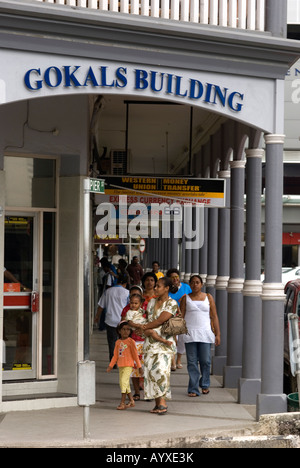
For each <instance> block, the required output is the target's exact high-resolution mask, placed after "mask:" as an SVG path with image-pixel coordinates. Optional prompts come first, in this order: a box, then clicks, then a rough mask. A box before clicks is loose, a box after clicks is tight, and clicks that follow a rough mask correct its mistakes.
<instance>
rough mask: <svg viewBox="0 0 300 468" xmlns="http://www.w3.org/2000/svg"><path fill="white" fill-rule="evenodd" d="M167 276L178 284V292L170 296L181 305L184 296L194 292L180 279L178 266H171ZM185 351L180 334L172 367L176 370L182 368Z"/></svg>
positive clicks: (175, 284) (174, 283)
mask: <svg viewBox="0 0 300 468" xmlns="http://www.w3.org/2000/svg"><path fill="white" fill-rule="evenodd" d="M167 277H169V278H170V279H171V280H172V283H173V285H174V286H177V288H178V290H177V292H176V293H173V294H172V293H169V296H170V297H171V298H172V299H175V301H177V303H178V305H179V306H180V300H181V298H182V297H183V296H185V295H186V294H190V293H191V292H192V290H191V288H190V286H189V285H188V284H186V283H182V282H181V281H180V273H179V271H178V270H177V268H170V269H169V270H168V271H167ZM184 353H185V345H184V342H183V335H179V336H178V339H177V360H176V363H175V358H174V359H173V361H172V367H171V369H172V370H173V371H175V370H176V369H182V364H181V357H182V355H183V354H184Z"/></svg>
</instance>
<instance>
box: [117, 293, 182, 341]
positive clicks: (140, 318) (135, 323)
mask: <svg viewBox="0 0 300 468" xmlns="http://www.w3.org/2000/svg"><path fill="white" fill-rule="evenodd" d="M129 305H130V309H129V310H128V312H127V314H126V320H127V322H128V324H129V326H130V327H131V328H141V325H144V324H146V323H147V319H146V318H145V316H144V315H145V311H144V310H143V309H142V305H143V297H142V296H141V295H140V294H132V295H131V296H130V302H129ZM143 333H144V335H145V336H151V337H152V338H153V339H154V340H156V341H160V342H161V343H164V344H165V345H167V346H172V344H173V343H172V341H168V340H165V339H164V338H162V337H161V336H160V335H159V334H158V333H157V332H156V331H155V330H145V331H144V332H143Z"/></svg>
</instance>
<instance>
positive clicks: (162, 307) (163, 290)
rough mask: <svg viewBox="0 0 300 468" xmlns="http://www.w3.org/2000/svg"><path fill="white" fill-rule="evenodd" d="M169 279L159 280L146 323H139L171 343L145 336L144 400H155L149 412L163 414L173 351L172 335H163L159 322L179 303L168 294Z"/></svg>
mask: <svg viewBox="0 0 300 468" xmlns="http://www.w3.org/2000/svg"><path fill="white" fill-rule="evenodd" d="M175 291H176V288H175V287H174V286H173V283H172V281H171V280H170V278H161V279H159V280H158V282H157V285H156V288H155V292H156V296H157V297H156V298H154V299H151V301H150V302H149V304H148V307H147V314H148V316H147V320H148V323H147V324H145V325H143V326H142V329H141V330H143V331H145V330H149V329H154V328H155V329H156V331H157V333H158V334H160V335H161V336H163V338H165V339H166V340H168V341H170V342H172V346H168V345H166V344H164V343H161V342H159V341H156V340H153V339H152V338H151V337H146V338H145V342H144V392H145V398H146V399H147V400H153V399H155V407H154V408H153V409H152V410H151V413H155V414H159V415H163V414H166V413H167V410H168V407H167V404H166V400H167V399H171V387H170V374H171V361H172V356H173V354H174V353H175V352H176V346H175V338H174V336H165V335H163V334H162V330H161V329H162V325H163V324H164V323H165V322H167V321H168V320H169V319H170V318H171V317H173V316H175V315H176V314H177V311H178V304H177V302H176V301H175V300H174V299H171V298H170V297H169V292H175Z"/></svg>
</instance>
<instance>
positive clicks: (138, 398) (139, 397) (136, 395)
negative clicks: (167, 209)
mask: <svg viewBox="0 0 300 468" xmlns="http://www.w3.org/2000/svg"><path fill="white" fill-rule="evenodd" d="M132 398H133V399H134V401H140V399H141V396H140V395H139V394H138V393H135V394H134V395H133V397H132Z"/></svg>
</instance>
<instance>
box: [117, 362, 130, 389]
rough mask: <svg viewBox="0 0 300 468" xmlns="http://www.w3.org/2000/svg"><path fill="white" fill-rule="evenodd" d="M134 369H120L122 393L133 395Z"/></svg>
mask: <svg viewBox="0 0 300 468" xmlns="http://www.w3.org/2000/svg"><path fill="white" fill-rule="evenodd" d="M131 372H132V367H119V383H120V389H121V393H127V394H128V393H131V388H130V375H131Z"/></svg>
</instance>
